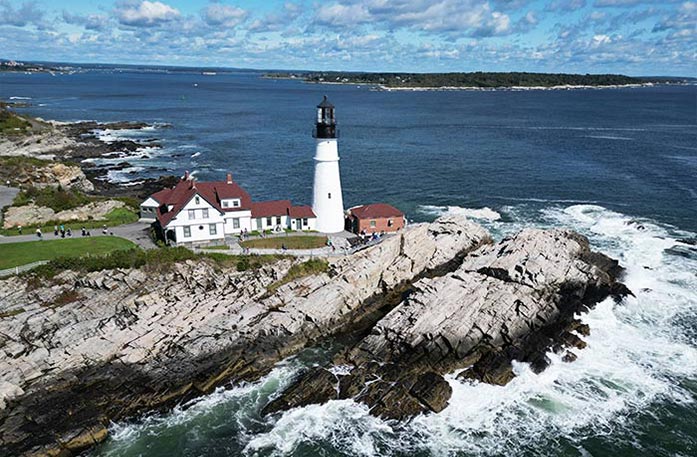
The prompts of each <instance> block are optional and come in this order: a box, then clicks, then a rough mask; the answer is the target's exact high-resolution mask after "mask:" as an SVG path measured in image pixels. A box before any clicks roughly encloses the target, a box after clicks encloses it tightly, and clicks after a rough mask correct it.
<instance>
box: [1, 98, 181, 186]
mask: <svg viewBox="0 0 697 457" xmlns="http://www.w3.org/2000/svg"><path fill="white" fill-rule="evenodd" d="M6 105H7V107H8V108H10V109H8V112H10V113H13V114H15V115H16V116H18V117H20V118H22V119H24V120H26V121H27V122H29V123H30V124H31V126H32V128H31V131H29V132H26V133H22V134H20V135H17V136H12V135H7V136H0V146H4V148H3V153H2V154H0V156H3V157H18V158H25V159H27V160H32V159H40V160H44V161H48V162H53V163H66V164H70V165H74V166H77V167H79V168H80V170H81V171H82V173H84V175H85V177H86V178H87V179H88V180H89V181H90V182H91V183H92V184H93V185H94V190H92V191H90V192H89V193H90V194H92V195H97V196H104V197H132V196H135V197H138V198H144V197H145V196H147V195H150V194H151V193H152V192H155V191H157V190H161V189H162V188H163V186H166V185H169V184H171V182H172V180H173V179H176V177H173V176H171V175H168V174H166V173H164V170H163V174H162V175H160V176H159V177H158V178H153V177H150V178H148V177H145V176H142V175H140V171H142V169H140V167H139V166H137V165H134V164H133V163H131V159H147V158H150V157H151V154H152V153H153V152H155V151H159V150H161V149H162V144H161V140H160V138H158V137H157V136H156V135H154V134H155V133H156V132H157V130H158V129H161V128H169V127H170V125H169V124H162V123H153V124H150V123H146V122H141V121H115V122H98V121H94V120H79V121H70V122H68V121H61V120H55V119H42V118H40V117H33V116H30V115H26V114H23V113H22V114H19V113H17V112H16V111H14V110H12V109H11V108H15V107H18V106H14V104H13V103H7V104H6ZM21 107H22V108H26V107H28V106H27V105H26V104H24V105H22V106H21ZM128 131H133V132H136V131H139V132H149V133H152V134H153V135H148V136H146V137H138V136H137V135H133V136H129V135H127V134H125V135H123V134H121V135H120V134H118V132H128ZM114 133H116V135H114ZM128 169H132V171H131V172H129V173H131V174H133V176H132V179H128V180H124V181H117V180H112V179H110V173H113V172H119V171H122V170H128ZM30 185H31V184H30Z"/></svg>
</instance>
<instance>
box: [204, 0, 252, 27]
mask: <svg viewBox="0 0 697 457" xmlns="http://www.w3.org/2000/svg"><path fill="white" fill-rule="evenodd" d="M203 18H204V20H205V21H206V23H207V24H208V25H213V26H225V27H235V26H236V25H239V24H240V23H241V22H242V21H244V20H245V19H246V18H247V11H245V10H243V9H242V8H238V7H236V6H229V5H221V4H220V3H213V4H211V5H208V7H207V8H206V9H204V10H203Z"/></svg>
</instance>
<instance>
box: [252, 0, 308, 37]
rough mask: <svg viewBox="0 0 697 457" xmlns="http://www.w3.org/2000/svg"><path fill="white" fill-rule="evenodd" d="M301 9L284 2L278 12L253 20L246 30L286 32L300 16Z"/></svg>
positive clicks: (293, 4)
mask: <svg viewBox="0 0 697 457" xmlns="http://www.w3.org/2000/svg"><path fill="white" fill-rule="evenodd" d="M302 12H303V9H302V8H301V7H300V6H299V5H297V4H295V3H291V2H286V3H285V4H284V5H283V9H282V10H281V11H280V12H278V13H277V12H271V13H268V14H267V15H266V16H264V17H263V18H262V19H255V20H254V21H253V22H252V23H251V24H250V25H249V27H248V28H247V30H249V31H250V32H259V33H263V32H278V31H286V30H287V29H289V28H290V27H291V25H292V24H293V22H295V20H296V19H298V18H299V17H300V16H301V15H302Z"/></svg>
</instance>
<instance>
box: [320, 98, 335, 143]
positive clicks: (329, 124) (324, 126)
mask: <svg viewBox="0 0 697 457" xmlns="http://www.w3.org/2000/svg"><path fill="white" fill-rule="evenodd" d="M315 138H336V118H335V117H334V105H332V104H331V102H330V101H329V100H327V96H326V95H325V96H324V98H323V99H322V102H321V103H320V104H319V105H317V126H316V127H315Z"/></svg>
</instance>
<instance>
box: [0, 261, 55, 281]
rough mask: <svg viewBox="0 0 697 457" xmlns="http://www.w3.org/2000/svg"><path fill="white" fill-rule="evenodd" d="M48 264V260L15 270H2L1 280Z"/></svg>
mask: <svg viewBox="0 0 697 457" xmlns="http://www.w3.org/2000/svg"><path fill="white" fill-rule="evenodd" d="M45 263H48V260H39V261H38V262H32V263H28V264H26V265H21V266H18V267H14V268H8V269H7V270H0V278H5V277H7V276H12V275H18V274H20V273H22V272H25V271H28V270H31V269H32V268H34V267H38V266H39V265H43V264H45Z"/></svg>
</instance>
